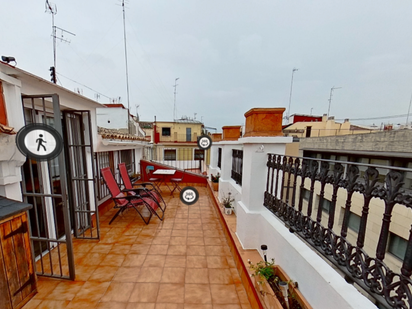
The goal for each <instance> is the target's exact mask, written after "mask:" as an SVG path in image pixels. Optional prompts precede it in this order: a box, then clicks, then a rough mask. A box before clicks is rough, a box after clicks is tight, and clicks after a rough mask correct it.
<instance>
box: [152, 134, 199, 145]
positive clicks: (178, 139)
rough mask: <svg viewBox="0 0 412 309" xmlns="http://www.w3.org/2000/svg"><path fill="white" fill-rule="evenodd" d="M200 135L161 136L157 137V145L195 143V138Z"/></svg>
mask: <svg viewBox="0 0 412 309" xmlns="http://www.w3.org/2000/svg"><path fill="white" fill-rule="evenodd" d="M199 135H200V134H197V133H191V134H178V133H177V132H173V133H172V134H171V135H169V136H167V135H161V134H160V136H159V143H197V137H198V136H199Z"/></svg>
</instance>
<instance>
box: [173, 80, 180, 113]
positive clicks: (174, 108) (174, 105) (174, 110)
mask: <svg viewBox="0 0 412 309" xmlns="http://www.w3.org/2000/svg"><path fill="white" fill-rule="evenodd" d="M178 80H179V77H177V78H175V84H174V86H173V88H175V99H174V104H173V120H175V121H176V87H177V86H178V84H177V81H178Z"/></svg>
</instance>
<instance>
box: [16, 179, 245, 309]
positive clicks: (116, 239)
mask: <svg viewBox="0 0 412 309" xmlns="http://www.w3.org/2000/svg"><path fill="white" fill-rule="evenodd" d="M197 189H198V191H199V193H200V198H199V200H198V202H197V203H196V204H194V205H192V206H186V205H185V204H183V203H182V202H181V201H180V199H179V197H178V195H177V194H175V195H174V196H175V197H171V196H169V195H166V196H165V201H166V203H167V209H166V215H165V219H164V221H163V222H161V221H160V220H159V219H157V218H152V221H151V222H150V224H149V225H145V224H144V223H143V221H142V219H141V218H140V217H139V216H138V215H137V213H136V212H135V211H134V210H133V209H131V210H128V211H127V212H125V214H124V215H123V216H121V217H118V218H117V219H116V220H115V221H114V222H113V223H112V224H111V225H110V226H109V224H108V223H109V220H110V219H111V217H112V216H113V214H114V211H115V210H111V211H109V212H108V213H106V214H105V215H103V216H101V217H100V227H101V240H100V241H94V240H74V252H75V263H76V280H75V281H67V280H56V279H46V278H42V277H39V285H38V292H39V293H38V294H36V295H35V296H34V298H33V299H32V300H31V301H30V302H28V303H27V304H26V305H25V306H24V307H23V308H24V309H32V308H36V309H40V308H87V309H89V308H110V309H181V308H184V309H212V308H213V309H220V308H225V309H246V308H251V306H250V303H249V301H248V298H247V295H246V292H245V289H244V287H243V285H242V283H241V280H240V277H239V273H238V271H237V269H236V268H235V263H234V260H233V257H232V255H231V252H230V250H229V246H228V244H227V242H226V238H225V236H224V234H223V231H222V226H221V223H220V221H219V218H218V215H217V211H216V210H215V208H214V207H213V205H212V203H211V201H210V199H209V196H208V194H207V190H206V188H204V187H197Z"/></svg>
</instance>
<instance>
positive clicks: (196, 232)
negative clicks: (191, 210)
mask: <svg viewBox="0 0 412 309" xmlns="http://www.w3.org/2000/svg"><path fill="white" fill-rule="evenodd" d="M187 236H188V237H203V231H202V230H187Z"/></svg>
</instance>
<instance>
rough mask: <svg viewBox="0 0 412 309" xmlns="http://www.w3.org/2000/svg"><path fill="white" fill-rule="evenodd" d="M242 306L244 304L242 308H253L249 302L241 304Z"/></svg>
mask: <svg viewBox="0 0 412 309" xmlns="http://www.w3.org/2000/svg"><path fill="white" fill-rule="evenodd" d="M241 306H242V309H252V306H251V305H250V304H249V303H247V304H241Z"/></svg>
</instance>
